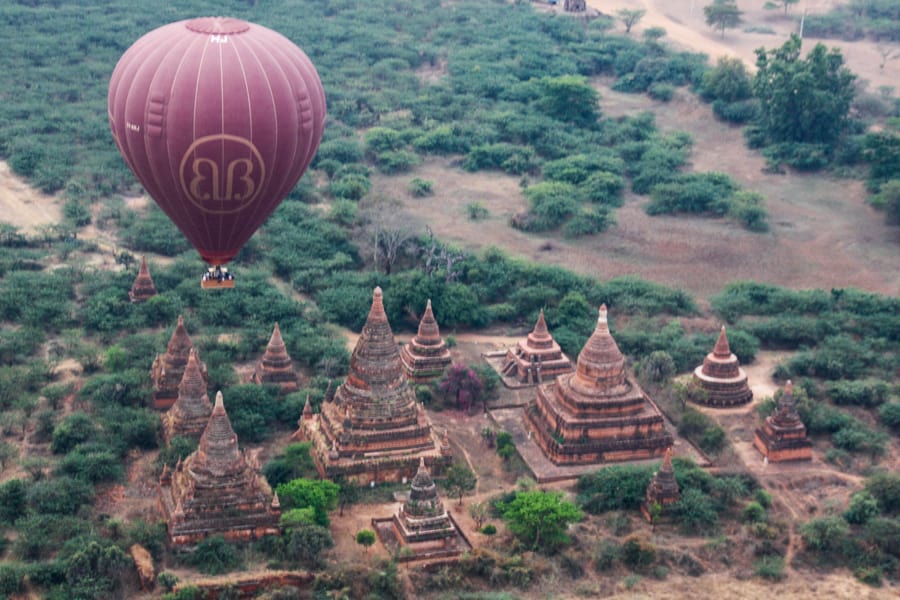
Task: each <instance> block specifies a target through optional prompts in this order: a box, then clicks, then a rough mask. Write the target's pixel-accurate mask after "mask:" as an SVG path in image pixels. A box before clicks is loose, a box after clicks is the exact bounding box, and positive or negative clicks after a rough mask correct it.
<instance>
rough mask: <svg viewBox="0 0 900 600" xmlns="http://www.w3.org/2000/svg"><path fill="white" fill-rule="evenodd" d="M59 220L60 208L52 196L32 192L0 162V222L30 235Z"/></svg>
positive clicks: (60, 215)
mask: <svg viewBox="0 0 900 600" xmlns="http://www.w3.org/2000/svg"><path fill="white" fill-rule="evenodd" d="M61 219H62V214H61V212H60V205H59V202H58V200H57V199H56V198H55V197H54V196H48V195H47V194H42V193H41V192H39V191H37V190H35V189H33V188H32V187H30V186H29V185H28V183H26V182H25V181H24V180H23V179H22V178H21V177H19V176H18V175H16V174H15V173H13V172H12V169H10V168H9V165H8V164H6V162H5V161H0V221H2V222H4V223H9V224H10V225H15V226H16V227H19V228H21V229H22V233H34V232H35V231H36V229H37V228H38V227H40V226H41V225H52V224H54V223H58V222H59V221H60V220H61Z"/></svg>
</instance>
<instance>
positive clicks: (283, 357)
mask: <svg viewBox="0 0 900 600" xmlns="http://www.w3.org/2000/svg"><path fill="white" fill-rule="evenodd" d="M250 381H252V382H253V383H259V384H263V383H272V384H275V385H277V386H278V387H280V388H281V393H283V394H290V393H291V392H296V391H297V390H298V389H300V383H299V381H298V379H297V373H296V372H295V371H294V364H293V362H292V361H291V357H290V356H288V353H287V349H286V348H285V345H284V340H283V339H281V329H279V328H278V323H275V329H274V330H273V331H272V337H271V338H269V344H268V345H267V346H266V352H265V353H264V354H263V356H262V358H261V359H260V360H259V362H258V363H256V369H255V370H254V371H253V375H252V376H251V377H250Z"/></svg>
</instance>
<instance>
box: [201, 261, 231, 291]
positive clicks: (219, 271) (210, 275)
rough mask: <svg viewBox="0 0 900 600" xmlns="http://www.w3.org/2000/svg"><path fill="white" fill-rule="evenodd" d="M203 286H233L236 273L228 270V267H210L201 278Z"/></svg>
mask: <svg viewBox="0 0 900 600" xmlns="http://www.w3.org/2000/svg"><path fill="white" fill-rule="evenodd" d="M200 287H202V288H233V287H234V275H233V274H232V273H229V272H228V269H227V268H226V267H222V266H221V265H216V266H215V267H209V268H208V269H207V270H206V273H204V274H203V276H202V277H201V278H200Z"/></svg>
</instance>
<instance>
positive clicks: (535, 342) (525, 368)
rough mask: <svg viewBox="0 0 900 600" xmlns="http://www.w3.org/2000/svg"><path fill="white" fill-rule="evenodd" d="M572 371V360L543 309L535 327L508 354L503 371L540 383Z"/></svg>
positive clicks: (509, 374) (526, 381)
mask: <svg viewBox="0 0 900 600" xmlns="http://www.w3.org/2000/svg"><path fill="white" fill-rule="evenodd" d="M571 372H572V361H571V360H569V357H568V356H566V355H565V354H563V351H562V350H561V349H560V347H559V344H557V343H556V341H555V340H554V339H553V337H552V336H551V335H550V330H549V329H548V328H547V321H545V320H544V311H543V310H541V312H540V314H539V315H538V319H537V322H536V323H535V324H534V330H532V332H531V333H529V334H528V337H527V338H525V339H524V340H520V341H519V343H518V344H516V347H515V348H510V349H509V350H508V351H507V353H506V359H505V362H504V363H503V369H502V373H503V375H506V376H508V377H513V378H515V379H516V380H518V381H519V382H520V383H531V384H538V383H543V382H544V381H549V380H551V379H555V378H556V377H558V376H559V375H563V374H564V373H571Z"/></svg>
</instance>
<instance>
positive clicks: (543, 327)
mask: <svg viewBox="0 0 900 600" xmlns="http://www.w3.org/2000/svg"><path fill="white" fill-rule="evenodd" d="M549 333H550V332H549V330H548V329H547V321H546V320H545V319H544V309H543V308H542V309H541V311H540V312H539V313H538V318H537V322H536V323H535V324H534V334H535V335H539V336H546V335H549Z"/></svg>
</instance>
